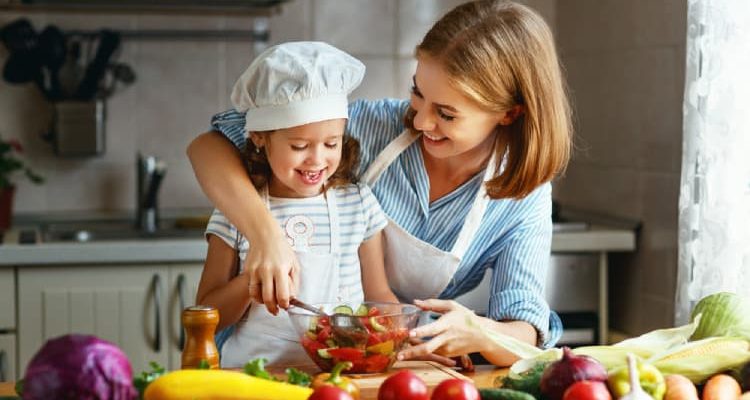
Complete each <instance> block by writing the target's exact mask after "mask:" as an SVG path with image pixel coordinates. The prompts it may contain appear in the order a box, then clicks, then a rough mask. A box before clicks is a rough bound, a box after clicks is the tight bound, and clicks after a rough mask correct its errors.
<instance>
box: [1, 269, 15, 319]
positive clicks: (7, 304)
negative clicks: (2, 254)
mask: <svg viewBox="0 0 750 400" xmlns="http://www.w3.org/2000/svg"><path fill="white" fill-rule="evenodd" d="M15 327H16V289H15V278H14V275H13V268H3V267H0V332H3V331H10V330H14V329H15Z"/></svg>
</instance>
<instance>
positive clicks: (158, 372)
mask: <svg viewBox="0 0 750 400" xmlns="http://www.w3.org/2000/svg"><path fill="white" fill-rule="evenodd" d="M148 365H149V366H150V367H151V371H143V372H141V374H140V375H138V376H136V377H135V378H133V386H135V388H136V389H137V390H138V398H139V399H142V398H143V393H144V392H145V391H146V386H148V385H149V384H150V383H151V382H153V381H155V380H156V378H158V377H160V376H162V375H164V374H165V373H166V372H167V371H166V369H164V367H162V366H161V365H159V363H157V362H154V361H151V362H150V363H148Z"/></svg>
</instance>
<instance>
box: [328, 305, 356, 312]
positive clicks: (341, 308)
mask: <svg viewBox="0 0 750 400" xmlns="http://www.w3.org/2000/svg"><path fill="white" fill-rule="evenodd" d="M333 313H334V314H346V315H353V314H354V310H352V308H351V307H349V306H347V305H346V304H342V305H340V306H336V307H335V308H334V309H333Z"/></svg>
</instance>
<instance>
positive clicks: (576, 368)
mask: <svg viewBox="0 0 750 400" xmlns="http://www.w3.org/2000/svg"><path fill="white" fill-rule="evenodd" d="M583 380H586V381H595V382H606V381H607V370H606V369H604V366H603V365H601V364H599V362H598V361H596V360H594V359H593V358H591V357H587V356H577V355H575V354H573V352H572V351H570V349H569V348H568V347H563V358H562V359H560V360H558V361H555V362H553V363H552V364H550V365H548V366H547V368H545V369H544V373H543V374H542V380H541V382H540V389H541V391H542V394H544V395H545V396H547V398H548V399H549V400H561V399H562V397H563V394H564V393H565V389H567V388H568V387H569V386H570V385H572V384H573V383H575V382H577V381H583Z"/></svg>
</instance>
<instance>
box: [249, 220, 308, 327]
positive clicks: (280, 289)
mask: <svg viewBox="0 0 750 400" xmlns="http://www.w3.org/2000/svg"><path fill="white" fill-rule="evenodd" d="M276 227H278V225H276ZM280 236H281V235H280V234H279V235H274V234H268V235H266V236H265V238H266V240H260V243H258V242H256V243H254V244H251V245H250V250H249V252H248V255H247V260H246V261H245V271H247V273H248V274H249V284H248V286H249V290H250V297H251V298H252V299H253V301H256V302H259V303H263V304H265V305H266V308H267V309H268V312H270V313H271V314H273V315H276V314H277V313H278V312H279V307H281V308H283V309H287V308H289V299H290V298H292V297H294V296H295V295H296V294H297V287H298V285H299V263H298V261H297V256H296V255H295V254H294V250H293V249H292V247H291V246H290V245H289V242H287V241H286V240H285V239H284V238H283V237H280Z"/></svg>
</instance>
